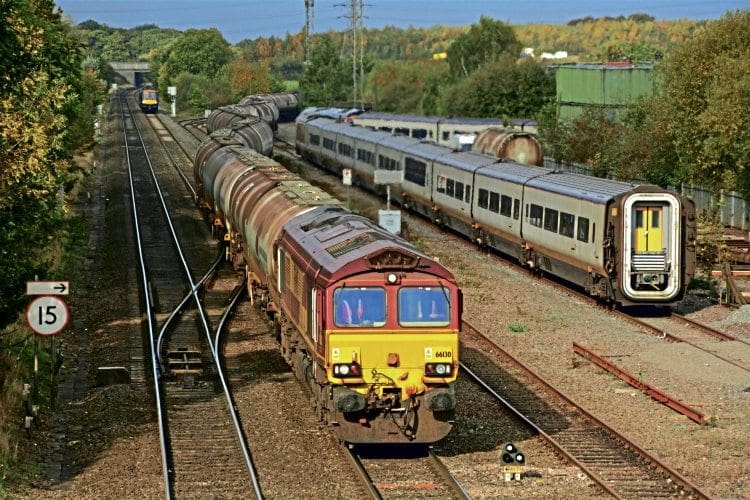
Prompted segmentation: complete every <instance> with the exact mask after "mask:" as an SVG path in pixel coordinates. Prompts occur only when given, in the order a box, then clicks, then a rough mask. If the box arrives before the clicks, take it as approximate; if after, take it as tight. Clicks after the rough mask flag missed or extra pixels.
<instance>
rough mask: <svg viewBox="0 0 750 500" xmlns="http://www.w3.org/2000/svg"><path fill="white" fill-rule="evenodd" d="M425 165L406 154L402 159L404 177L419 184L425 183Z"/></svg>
mask: <svg viewBox="0 0 750 500" xmlns="http://www.w3.org/2000/svg"><path fill="white" fill-rule="evenodd" d="M426 172H427V165H426V164H425V163H424V162H421V161H417V160H415V159H414V158H409V157H408V156H407V157H406V159H405V160H404V179H405V180H407V181H409V182H413V183H414V184H417V185H419V186H424V185H426V184H427V174H426Z"/></svg>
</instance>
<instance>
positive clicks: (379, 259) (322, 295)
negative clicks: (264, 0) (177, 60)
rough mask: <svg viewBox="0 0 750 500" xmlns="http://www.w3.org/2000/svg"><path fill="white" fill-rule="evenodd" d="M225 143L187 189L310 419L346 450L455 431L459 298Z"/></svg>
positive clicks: (287, 176) (430, 273)
mask: <svg viewBox="0 0 750 500" xmlns="http://www.w3.org/2000/svg"><path fill="white" fill-rule="evenodd" d="M236 140H237V138H236V137H228V136H227V135H226V134H224V133H222V132H214V136H212V137H211V138H210V139H208V140H207V141H205V142H204V143H203V145H201V148H200V149H199V151H198V153H197V154H196V158H195V164H194V174H195V182H196V185H197V186H198V192H199V196H200V199H201V202H202V204H203V205H204V206H205V207H206V208H207V210H208V211H209V212H210V213H211V219H212V221H213V222H214V224H215V225H216V226H217V227H220V228H223V230H224V232H225V238H224V241H225V242H226V244H227V255H228V256H229V258H230V259H231V260H232V262H233V263H234V264H235V266H236V267H237V268H243V269H244V272H245V274H246V275H247V278H248V292H249V295H250V297H251V299H252V300H253V301H254V302H255V303H256V304H259V305H260V307H261V308H262V310H264V311H265V312H266V313H267V314H268V315H269V316H270V317H271V318H273V319H274V321H275V322H276V324H277V327H278V335H279V341H280V346H281V353H282V355H283V357H284V359H285V360H286V361H287V362H288V363H289V364H290V365H291V366H292V367H293V369H294V373H295V374H296V376H297V377H299V378H300V379H301V380H302V381H304V382H305V383H306V384H307V386H308V387H309V389H310V390H311V392H312V394H313V396H314V400H315V404H316V411H317V416H318V418H319V419H320V420H321V421H322V422H324V423H325V424H327V425H328V426H330V427H331V428H332V429H333V431H334V433H335V434H336V435H337V436H338V438H339V439H341V440H342V441H345V442H348V443H433V442H436V441H438V440H440V439H442V438H443V437H444V436H445V435H446V434H447V433H448V432H449V431H450V429H451V427H452V425H453V422H454V409H455V405H456V398H455V394H454V385H455V381H456V376H457V373H458V367H459V363H458V354H459V352H458V349H459V330H460V326H461V315H462V307H463V304H462V295H461V291H460V289H459V288H458V285H457V284H456V280H455V278H454V277H453V275H452V274H451V273H450V271H448V270H447V269H446V268H445V267H443V266H442V265H441V264H439V263H438V262H437V261H436V260H434V259H432V258H430V257H428V256H427V255H425V254H424V253H423V252H421V251H420V250H418V249H417V248H416V247H414V246H413V245H411V244H410V243H408V242H406V241H404V240H402V239H401V238H398V237H396V236H394V235H393V234H391V233H389V232H388V231H386V230H384V229H383V228H381V227H380V226H378V225H377V224H375V223H373V222H372V221H370V220H369V219H367V218H366V217H362V216H360V215H356V214H353V213H351V212H349V211H347V210H345V209H344V208H342V207H341V204H340V202H339V201H337V200H335V199H333V198H331V197H330V195H328V194H326V193H325V192H323V191H321V190H320V189H318V188H316V187H314V186H312V185H310V184H308V183H307V182H305V181H303V180H302V179H301V178H299V177H298V176H296V175H295V174H292V173H291V172H289V171H287V170H285V169H284V168H283V167H282V166H281V165H280V164H279V163H277V162H275V161H274V160H271V159H269V158H268V157H266V156H263V155H261V154H259V153H258V152H256V151H254V150H253V149H249V148H246V147H244V146H238V145H236V144H235V141H236Z"/></svg>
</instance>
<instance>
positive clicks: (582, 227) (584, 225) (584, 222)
mask: <svg viewBox="0 0 750 500" xmlns="http://www.w3.org/2000/svg"><path fill="white" fill-rule="evenodd" d="M577 239H578V241H582V242H584V243H588V242H589V220H588V219H587V218H586V217H578V234H577Z"/></svg>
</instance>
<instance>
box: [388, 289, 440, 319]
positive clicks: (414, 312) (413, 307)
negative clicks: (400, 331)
mask: <svg viewBox="0 0 750 500" xmlns="http://www.w3.org/2000/svg"><path fill="white" fill-rule="evenodd" d="M450 315H451V304H450V293H449V291H448V289H447V288H444V287H440V286H436V287H429V286H404V287H401V288H400V289H399V291H398V322H399V324H400V325H401V326H427V327H436V326H448V324H449V323H450Z"/></svg>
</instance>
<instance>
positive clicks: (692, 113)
mask: <svg viewBox="0 0 750 500" xmlns="http://www.w3.org/2000/svg"><path fill="white" fill-rule="evenodd" d="M657 74H658V76H659V79H658V81H659V83H660V85H659V88H660V91H659V92H658V94H657V95H656V96H654V97H653V99H651V100H650V101H648V102H647V103H645V104H644V105H645V106H646V107H647V108H648V110H649V112H648V115H649V117H648V119H646V120H644V121H643V124H644V125H645V126H646V127H647V128H646V129H645V130H643V134H644V135H648V134H654V135H655V136H657V137H658V136H662V137H663V138H664V143H663V145H662V146H661V147H662V148H668V149H669V150H670V151H669V152H667V151H662V152H661V154H662V155H665V156H666V157H668V158H673V159H674V161H675V164H674V165H673V166H672V168H673V169H674V170H675V171H676V172H679V173H680V174H681V176H680V177H681V178H678V179H675V180H681V181H688V182H693V183H696V184H704V185H705V184H708V186H709V187H712V188H714V189H715V190H719V189H737V190H740V191H742V192H744V193H745V194H750V170H749V169H750V164H749V162H750V98H748V96H750V10H744V11H736V12H731V13H727V14H725V15H724V16H723V17H722V18H721V19H720V20H718V21H715V22H711V23H708V24H707V25H706V28H705V30H704V31H702V32H700V33H698V34H696V35H695V36H694V37H692V38H690V39H688V40H686V41H685V42H684V43H683V44H681V45H680V46H679V47H677V48H676V49H675V50H674V51H672V52H670V53H669V54H667V55H666V57H665V58H664V60H663V62H662V64H660V65H659V66H658V68H657ZM663 167H665V168H666V166H663Z"/></svg>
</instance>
